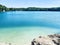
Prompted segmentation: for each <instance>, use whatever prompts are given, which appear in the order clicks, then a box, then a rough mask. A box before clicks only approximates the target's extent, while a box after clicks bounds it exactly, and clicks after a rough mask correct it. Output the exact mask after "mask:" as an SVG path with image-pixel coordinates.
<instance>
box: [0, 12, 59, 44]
mask: <svg viewBox="0 0 60 45" xmlns="http://www.w3.org/2000/svg"><path fill="white" fill-rule="evenodd" d="M54 33H60V12H48V11H47V12H39V11H37V12H36V11H34V12H33V11H28V12H27V11H26V12H25V11H11V12H0V42H10V43H15V44H16V45H30V43H31V41H32V39H34V38H35V37H38V36H40V35H43V36H45V35H49V34H54Z"/></svg>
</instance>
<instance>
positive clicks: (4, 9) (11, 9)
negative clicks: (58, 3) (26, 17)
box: [0, 5, 60, 12]
mask: <svg viewBox="0 0 60 45" xmlns="http://www.w3.org/2000/svg"><path fill="white" fill-rule="evenodd" d="M2 11H60V7H54V8H38V7H28V8H7V7H6V6H3V5H0V12H2Z"/></svg>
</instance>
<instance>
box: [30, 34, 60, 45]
mask: <svg viewBox="0 0 60 45" xmlns="http://www.w3.org/2000/svg"><path fill="white" fill-rule="evenodd" d="M31 45H60V34H54V35H48V36H39V37H38V38H35V39H33V41H32V42H31Z"/></svg>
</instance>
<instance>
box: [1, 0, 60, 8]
mask: <svg viewBox="0 0 60 45" xmlns="http://www.w3.org/2000/svg"><path fill="white" fill-rule="evenodd" d="M0 4H2V5H5V6H6V7H15V8H19V7H42V8H44V7H47V8H48V7H60V0H0Z"/></svg>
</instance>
